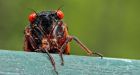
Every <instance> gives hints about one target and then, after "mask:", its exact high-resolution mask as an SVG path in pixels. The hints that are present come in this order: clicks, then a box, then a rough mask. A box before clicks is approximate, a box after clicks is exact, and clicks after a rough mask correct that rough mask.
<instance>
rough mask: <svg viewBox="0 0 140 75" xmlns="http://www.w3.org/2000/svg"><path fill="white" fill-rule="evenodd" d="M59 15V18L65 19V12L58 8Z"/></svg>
mask: <svg viewBox="0 0 140 75" xmlns="http://www.w3.org/2000/svg"><path fill="white" fill-rule="evenodd" d="M57 16H58V18H59V19H63V17H64V14H63V12H62V11H60V10H58V11H57Z"/></svg>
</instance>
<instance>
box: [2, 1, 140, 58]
mask: <svg viewBox="0 0 140 75" xmlns="http://www.w3.org/2000/svg"><path fill="white" fill-rule="evenodd" d="M61 5H64V7H63V8H62V11H63V12H64V14H65V18H64V22H65V23H67V25H68V27H69V32H70V34H71V35H75V36H77V37H78V38H79V39H80V40H81V41H82V42H83V43H84V44H85V45H86V46H87V47H89V48H90V49H92V50H93V51H97V52H100V53H102V54H103V55H104V56H106V57H119V58H133V59H139V58H140V54H139V53H140V21H139V20H140V14H139V13H140V0H12V1H10V0H0V9H1V10H0V48H1V49H8V50H23V30H24V28H25V26H26V25H28V24H29V22H28V15H29V14H30V13H31V12H32V10H31V9H34V10H35V11H37V12H40V11H42V10H56V9H57V8H59V7H60V6H61ZM71 53H72V54H79V55H86V53H85V52H84V51H83V50H82V49H80V48H79V47H78V45H77V44H76V43H75V42H72V43H71Z"/></svg>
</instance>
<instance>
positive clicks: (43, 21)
mask: <svg viewBox="0 0 140 75" xmlns="http://www.w3.org/2000/svg"><path fill="white" fill-rule="evenodd" d="M63 17H64V14H63V12H62V11H61V10H60V9H58V10H52V11H42V12H39V13H36V12H33V13H31V14H30V15H29V22H30V24H29V25H28V26H27V27H26V28H25V30H24V37H25V40H24V50H25V51H31V52H43V53H46V54H47V55H48V56H49V58H50V61H51V63H52V65H53V68H54V70H55V72H56V73H57V74H58V72H57V71H56V67H55V62H54V59H53V57H52V56H51V55H50V53H58V54H59V55H60V58H61V65H64V60H63V54H67V55H69V54H70V45H69V42H71V41H72V40H74V41H76V42H77V44H78V45H80V47H81V48H82V49H83V50H84V51H86V52H87V54H88V55H93V54H96V55H98V56H100V57H102V55H101V54H100V53H96V52H92V51H91V50H90V49H88V48H87V47H86V46H85V45H84V44H83V43H82V42H81V41H80V40H79V39H78V38H77V37H75V36H72V35H69V33H68V27H67V25H66V24H65V23H64V22H63V20H62V19H63Z"/></svg>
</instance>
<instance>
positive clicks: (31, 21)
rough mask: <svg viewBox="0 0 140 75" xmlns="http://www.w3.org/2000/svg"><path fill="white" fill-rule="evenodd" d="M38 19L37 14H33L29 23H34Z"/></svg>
mask: <svg viewBox="0 0 140 75" xmlns="http://www.w3.org/2000/svg"><path fill="white" fill-rule="evenodd" d="M36 17H37V14H36V13H34V12H33V13H31V14H30V15H29V17H28V18H29V21H30V23H33V22H34V21H35V19H36Z"/></svg>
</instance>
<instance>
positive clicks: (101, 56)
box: [93, 52, 103, 59]
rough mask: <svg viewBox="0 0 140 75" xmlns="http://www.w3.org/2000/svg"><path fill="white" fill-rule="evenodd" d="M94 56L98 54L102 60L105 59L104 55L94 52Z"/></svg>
mask: <svg viewBox="0 0 140 75" xmlns="http://www.w3.org/2000/svg"><path fill="white" fill-rule="evenodd" d="M93 54H96V55H98V56H100V57H101V59H103V55H102V54H100V53H97V52H94V53H93Z"/></svg>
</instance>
